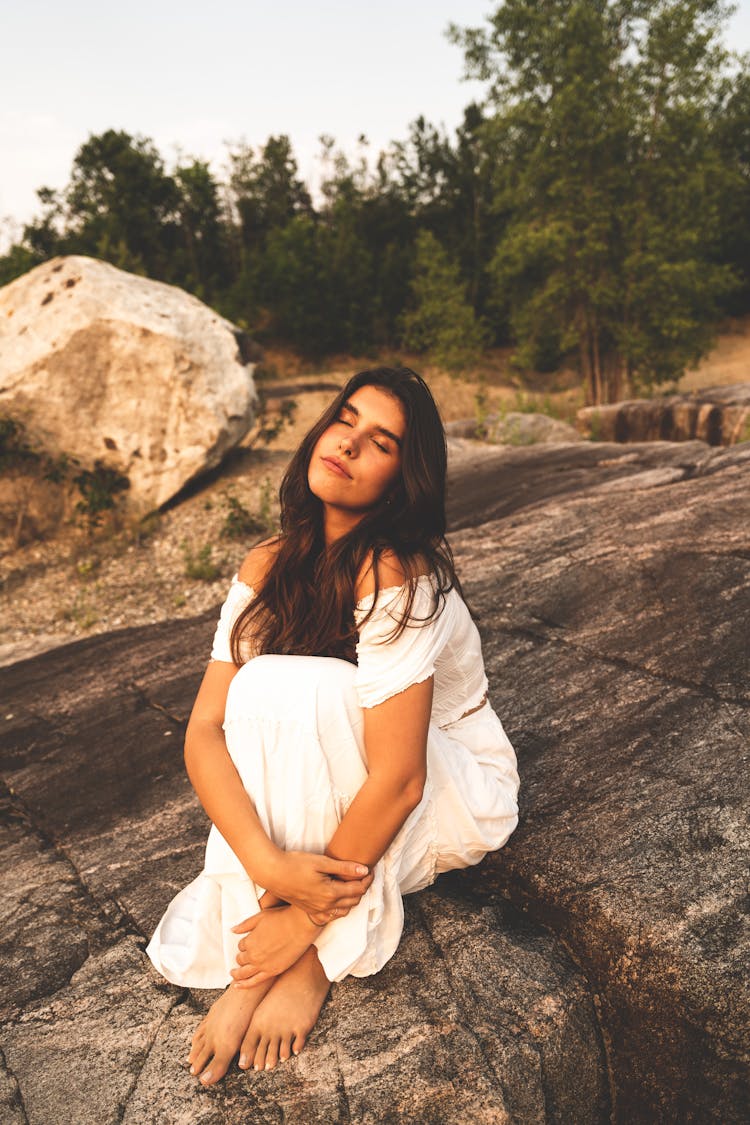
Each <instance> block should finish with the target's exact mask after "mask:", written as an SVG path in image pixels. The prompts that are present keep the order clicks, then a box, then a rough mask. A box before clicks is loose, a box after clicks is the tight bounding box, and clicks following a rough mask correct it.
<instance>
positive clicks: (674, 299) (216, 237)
mask: <svg viewBox="0 0 750 1125" xmlns="http://www.w3.org/2000/svg"><path fill="white" fill-rule="evenodd" d="M728 12H729V9H728V7H727V6H726V5H725V4H724V3H723V0H548V2H546V3H545V4H538V3H536V2H535V0H505V2H504V3H502V4H499V5H496V7H495V9H494V11H493V12H492V13H491V14H490V16H489V17H488V19H487V23H486V25H485V26H484V27H482V28H468V29H459V28H457V27H453V28H452V30H451V33H450V34H451V38H452V39H453V40H454V42H456V43H457V44H459V45H460V46H461V47H462V48H463V51H464V54H465V57H466V63H467V69H468V71H469V73H470V74H473V75H475V76H478V77H479V78H481V79H483V80H484V82H485V83H486V88H487V95H486V98H485V100H484V101H483V102H482V104H477V103H472V104H470V105H469V106H467V107H466V110H465V112H464V117H463V121H462V122H461V124H460V125H459V127H458V128H457V129H456V130H455V134H454V135H453V136H452V137H451V136H449V135H448V134H447V133H446V131H445V130H444V129H443V128H438V127H436V126H434V125H432V124H431V123H430V122H429V121H428V120H427V119H426V118H425V117H423V116H420V117H418V118H417V119H416V120H415V121H413V122H412V123H411V125H410V126H409V129H408V133H407V136H406V137H405V139H403V140H398V141H394V142H392V143H391V144H390V145H389V146H388V147H387V148H386V149H385V150H383V151H382V152H380V153H379V154H378V155H377V157H376V158H374V159H373V158H372V157H371V155H370V153H369V146H368V141H367V138H366V137H364V136H362V137H361V138H360V141H359V146H358V150H357V152H356V154H355V156H354V157H353V158H350V157H348V156H347V155H345V154H344V153H342V152H340V151H338V150H337V148H336V144H335V141H334V139H333V138H332V137H329V136H322V137H321V163H322V167H323V177H322V182H321V184H320V185H319V188H318V191H317V195H316V198H315V199H313V196H312V194H311V191H310V188H309V187H308V186H307V185H306V184H305V183H304V181H303V179H302V177H301V175H300V171H299V168H298V165H297V161H296V158H295V155H294V152H293V150H292V145H291V142H290V140H289V138H288V137H287V136H285V135H283V134H282V135H277V136H271V137H269V138H268V140H267V142H266V143H265V144H264V145H262V146H259V147H257V148H253V147H251V146H249V145H247V144H245V143H241V144H236V145H233V146H231V147H230V150H229V154H228V168H227V174H226V176H225V178H224V180H219V179H218V178H217V177H216V175H215V174H214V173H213V171H212V170H211V168H210V167H209V165H208V164H207V163H206V162H205V161H202V160H200V159H198V158H195V157H185V156H180V157H179V159H178V160H177V162H176V166H175V167H173V168H172V169H167V168H166V166H165V164H164V161H163V160H162V157H161V156H160V154H159V152H158V151H157V149H156V147H155V145H154V144H153V142H152V141H151V140H149V139H148V138H145V137H140V136H131V135H130V134H128V133H126V132H123V131H117V130H107V131H105V132H103V133H101V134H99V135H92V136H91V137H89V138H88V140H87V141H86V142H85V143H84V144H83V145H82V146H81V148H80V149H79V151H78V152H77V153H76V156H75V159H74V161H73V166H72V170H71V177H70V182H69V184H68V185H67V187H66V188H65V189H64V190H62V191H53V190H51V189H49V188H45V187H43V188H40V189H39V192H38V196H39V205H40V214H39V216H38V218H37V219H35V220H34V222H32V223H29V224H28V225H27V226H26V227H25V228H24V236H23V239H22V240H21V242H20V243H18V244H17V245H14V246H12V247H11V248H10V250H9V252H8V253H7V254H6V255H5V257H3V258H0V283H6V282H7V281H10V280H12V278H13V277H16V276H18V275H19V274H21V273H23V272H25V271H26V270H28V269H29V268H31V266H33V265H35V264H37V263H38V262H41V261H43V260H45V259H46V258H49V257H51V256H53V255H55V254H69V253H83V254H91V255H93V256H95V257H100V258H104V259H105V260H108V261H111V262H113V263H115V264H116V265H119V266H121V267H123V268H125V269H128V270H132V271H134V272H137V273H142V274H147V275H148V276H151V277H154V278H157V279H160V280H164V281H168V282H171V283H174V284H178V285H180V286H182V287H184V288H186V289H188V290H189V291H190V292H193V293H195V294H196V295H198V296H199V297H201V299H203V300H204V301H207V302H208V303H210V304H212V305H213V306H214V307H216V308H217V309H218V310H219V311H220V312H221V313H222V314H223V315H225V316H227V317H229V318H231V319H232V320H234V321H236V322H237V323H238V324H240V326H241V327H243V328H244V329H245V330H246V331H248V332H250V333H252V334H253V335H254V336H255V337H256V338H258V339H259V341H260V342H261V343H262V342H264V341H271V340H274V341H282V342H286V343H288V344H291V345H293V346H294V347H296V348H298V349H299V350H300V351H302V352H303V353H306V354H307V355H310V356H320V355H322V354H324V353H331V352H336V351H349V352H358V353H362V352H367V351H374V350H378V349H381V350H386V349H392V348H399V347H401V346H404V345H407V346H411V347H415V348H419V349H424V350H426V351H428V352H430V353H431V354H432V355H433V356H435V357H438V356H439V357H441V358H442V362H444V363H447V364H449V365H452V366H454V367H456V368H458V367H461V366H465V364H466V363H468V362H470V358H469V357H471V356H472V355H475V354H476V352H477V350H478V349H480V348H482V347H485V346H487V345H504V344H511V345H513V348H514V353H515V359H516V362H517V363H518V364H519V365H521V366H523V367H531V368H536V369H537V370H542V371H549V370H553V369H555V368H556V367H557V366H559V365H560V364H561V363H567V364H570V363H574V364H576V365H577V367H578V369H579V371H580V373H581V379H582V382H583V383H584V386H585V388H586V397H587V400H588V401H589V402H601V401H607V400H613V399H616V398H618V397H621V396H622V395H623V394H627V393H632V392H633V391H636V392H638V391H639V390H642V389H644V388H645V389H647V388H649V387H651V386H655V385H658V384H660V383H663V382H666V381H669V380H671V379H674V378H676V377H677V376H679V374H680V373H681V372H682V370H683V369H684V367H685V366H686V365H687V364H691V363H694V362H695V361H696V360H697V359H698V358H699V357H700V355H701V354H702V353H703V352H705V350H706V349H707V348H708V347H709V346H710V343H711V339H712V334H713V332H714V331H715V328H716V325H717V322H718V319H719V318H720V317H721V316H722V315H723V314H725V313H727V312H730V313H742V312H744V311H747V310H750V72H749V71H748V67H747V62H746V61H745V60H737V59H733V58H732V57H731V56H730V55H729V54H728V53H727V51H726V50H725V49H724V47H723V46H722V41H721V32H722V28H723V27H724V25H725V22H726V17H727V15H728Z"/></svg>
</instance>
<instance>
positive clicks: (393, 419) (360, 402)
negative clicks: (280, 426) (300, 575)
mask: <svg viewBox="0 0 750 1125" xmlns="http://www.w3.org/2000/svg"><path fill="white" fill-rule="evenodd" d="M405 430H406V419H405V417H404V408H403V407H402V405H401V403H400V402H399V400H398V399H397V398H396V397H395V396H394V395H391V394H389V393H388V392H387V391H384V390H382V389H381V388H380V387H369V386H365V387H360V388H359V390H357V391H355V392H354V394H353V395H352V396H351V398H350V399H349V400H348V402H346V403H345V404H344V406H343V407H342V408H341V410H340V411H339V413H338V417H337V418H336V420H335V421H334V422H333V424H332V425H331V426H330V427H329V428H328V429H327V430H326V431H325V432H324V433H323V434H322V435H321V437H320V438H319V439H318V442H317V444H316V446H315V448H314V449H313V452H312V456H311V458H310V466H309V468H308V472H307V481H308V484H309V486H310V491H311V492H313V493H314V495H315V496H317V497H318V499H319V500H321V501H322V502H323V527H324V531H325V537H326V542H327V543H329V544H330V543H332V542H333V541H334V540H335V539H337V538H338V537H339V536H341V535H345V534H346V533H347V532H348V531H351V529H352V527H354V526H355V525H356V524H357V523H358V522H359V520H361V519H362V517H363V515H364V514H365V513H366V512H367V511H368V510H369V509H370V508H372V507H373V506H374V505H375V504H377V502H378V501H379V500H380V499H381V498H382V497H383V496H387V494H388V492H389V491H390V490H391V489H392V487H393V486H394V485H395V483H396V482H397V480H398V478H399V475H400V472H401V451H402V448H403V442H404V434H405ZM338 466H341V467H340V468H339V467H338Z"/></svg>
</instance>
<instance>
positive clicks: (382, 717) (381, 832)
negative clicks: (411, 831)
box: [326, 676, 433, 867]
mask: <svg viewBox="0 0 750 1125" xmlns="http://www.w3.org/2000/svg"><path fill="white" fill-rule="evenodd" d="M432 690H433V677H432V676H430V677H429V679H427V680H423V681H422V682H421V683H418V684H412V686H411V687H409V688H407V689H406V691H402V692H400V693H399V694H398V695H394V696H392V697H391V698H390V699H386V700H385V702H384V703H380V704H378V706H377V707H370V708H366V709H365V711H364V738H365V748H366V751H367V763H368V764H367V769H368V776H367V780H366V781H365V783H364V785H363V786H362V788H361V789H360V790H359V792H358V793H357V795H356V797H355V798H354V800H353V801H352V803H351V805H350V806H349V808H348V809H347V811H346V814H345V816H344V817H343V818H342V820H341V823H340V824H339V826H338V828H337V829H336V831H335V832H334V834H333V836H332V837H331V839H330V841H329V843H328V847H327V848H326V854H327V855H330V856H333V857H334V858H341V857H343V856H344V855H346V856H352V857H353V858H354V859H356V860H359V861H360V863H364V864H367V866H368V867H372V866H374V864H375V863H377V861H378V860H379V859H380V858H381V856H382V855H383V853H384V852H385V851H386V849H387V848H388V846H389V845H390V844H391V842H392V841H393V840H394V838H395V837H396V835H397V833H398V832H399V830H400V829H401V828H402V826H403V824H404V822H405V820H406V818H407V817H408V815H409V813H410V812H411V811H412V810H413V809H415V808H416V806H417V805H418V804H419V802H420V801H421V799H422V791H423V789H424V783H425V777H426V774H427V730H428V727H429V723H430V712H431V710H432Z"/></svg>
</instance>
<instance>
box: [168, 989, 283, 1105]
mask: <svg viewBox="0 0 750 1125" xmlns="http://www.w3.org/2000/svg"><path fill="white" fill-rule="evenodd" d="M273 983H274V979H273V978H272V979H271V980H269V981H265V982H264V983H263V984H258V985H256V986H255V987H254V988H237V987H236V986H235V985H230V986H229V988H227V990H226V991H225V992H224V994H223V995H222V996H220V997H219V999H218V1000H216V1001H214V1003H213V1004H212V1005H211V1007H210V1009H209V1011H208V1015H207V1016H206V1018H205V1019H204V1020H202V1021H201V1023H200V1024H199V1025H198V1028H197V1030H196V1032H195V1035H194V1036H193V1042H192V1045H191V1049H190V1054H189V1055H188V1062H189V1063H190V1073H191V1074H195V1075H197V1076H198V1078H199V1079H200V1081H201V1082H202V1083H203V1085H204V1086H212V1085H213V1084H214V1082H218V1081H219V1079H220V1078H223V1077H224V1075H225V1074H226V1072H227V1068H228V1066H229V1064H230V1062H231V1061H232V1059H233V1058H234V1056H235V1055H236V1054H237V1051H238V1050H239V1048H240V1043H241V1042H242V1037H243V1036H244V1035H245V1032H246V1031H247V1030H248V1025H249V1023H250V1020H251V1019H252V1016H253V1013H254V1011H255V1009H256V1008H257V1006H258V1004H260V1002H261V1000H262V999H263V997H264V996H265V995H266V993H267V992H268V990H269V988H270V987H271V985H272V984H273Z"/></svg>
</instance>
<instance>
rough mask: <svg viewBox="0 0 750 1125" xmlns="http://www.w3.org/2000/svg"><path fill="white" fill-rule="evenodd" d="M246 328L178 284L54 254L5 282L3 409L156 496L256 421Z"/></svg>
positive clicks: (55, 446)
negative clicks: (245, 359)
mask: <svg viewBox="0 0 750 1125" xmlns="http://www.w3.org/2000/svg"><path fill="white" fill-rule="evenodd" d="M240 340H241V337H240V336H239V334H238V330H237V329H236V328H235V327H234V326H233V325H232V324H231V323H230V322H229V321H227V320H224V319H223V318H222V317H220V316H219V315H218V314H217V313H215V312H213V311H212V310H211V309H210V308H208V307H207V306H206V305H204V304H203V303H202V302H201V301H199V300H198V299H197V298H195V297H192V296H190V295H189V294H187V293H185V292H183V291H182V290H181V289H178V288H176V287H175V286H173V285H166V284H164V283H163V282H159V281H151V280H149V279H147V278H143V277H137V276H136V275H134V274H130V273H126V272H124V271H123V270H120V269H117V268H116V267H115V266H112V265H109V264H108V263H106V262H100V261H97V260H95V259H93V258H86V257H80V256H71V257H61V258H53V259H51V260H50V261H49V262H44V263H43V264H42V265H40V266H37V267H36V268H35V269H33V270H31V271H30V272H29V273H27V274H25V275H24V276H23V277H20V278H17V279H16V280H15V281H13V282H11V283H10V285H6V286H5V287H4V288H3V289H0V415H6V416H11V417H13V418H16V419H20V420H21V421H23V422H24V423H25V425H26V428H27V431H28V434H29V436H30V438H31V440H32V441H33V442H34V443H35V444H36V445H37V446H41V447H42V448H44V449H45V450H47V451H48V452H50V453H53V454H59V453H68V454H72V455H73V456H75V457H77V458H78V459H79V460H80V461H81V464H82V465H83V466H84V467H91V466H93V463H94V461H96V460H101V461H102V462H103V463H104V464H106V465H108V466H111V467H112V468H114V469H117V470H118V471H119V472H121V473H124V474H125V475H126V476H127V477H128V478H129V479H130V490H129V493H128V501H129V503H130V504H131V505H132V506H133V507H136V508H140V509H144V510H145V509H148V508H154V507H157V506H159V505H160V504H163V503H164V502H165V501H167V500H169V499H170V497H172V496H174V495H175V493H176V492H178V491H179V489H180V488H182V486H183V485H184V484H185V483H186V482H187V481H189V480H191V479H192V478H193V477H195V476H197V475H198V474H199V473H201V472H204V471H205V470H207V469H211V468H213V467H214V466H216V465H218V464H219V462H220V461H221V459H222V458H223V456H224V455H225V453H226V452H227V451H228V450H229V449H231V448H232V447H233V446H234V445H236V444H237V442H239V441H240V439H241V438H242V437H243V436H244V435H245V434H246V433H247V431H248V430H249V428H250V426H251V425H252V423H253V418H254V408H255V404H256V401H257V396H256V392H255V387H254V384H253V378H252V372H253V366H254V365H252V364H245V363H244V362H243V357H242V355H241V343H240Z"/></svg>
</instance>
